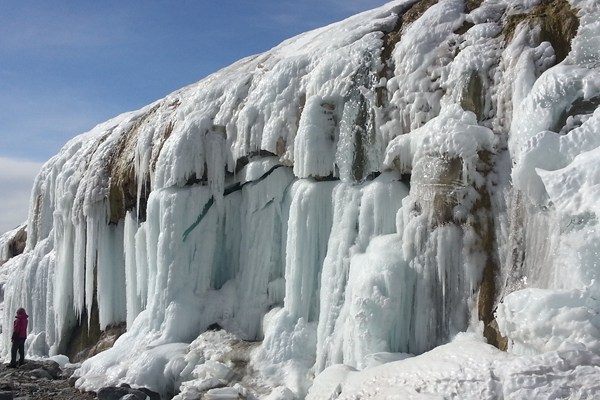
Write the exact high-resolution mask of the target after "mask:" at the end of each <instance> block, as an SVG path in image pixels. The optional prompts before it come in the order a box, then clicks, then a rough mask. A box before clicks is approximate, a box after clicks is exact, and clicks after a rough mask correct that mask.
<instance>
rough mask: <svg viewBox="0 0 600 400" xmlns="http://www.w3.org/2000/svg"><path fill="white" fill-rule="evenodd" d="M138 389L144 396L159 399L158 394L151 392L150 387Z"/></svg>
mask: <svg viewBox="0 0 600 400" xmlns="http://www.w3.org/2000/svg"><path fill="white" fill-rule="evenodd" d="M138 390H139V391H141V392H144V393H145V394H146V396H148V397H150V400H160V394H158V393H156V392H153V391H152V390H150V389H146V388H139V389H138Z"/></svg>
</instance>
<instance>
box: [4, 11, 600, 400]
mask: <svg viewBox="0 0 600 400" xmlns="http://www.w3.org/2000/svg"><path fill="white" fill-rule="evenodd" d="M423 3H424V2H416V3H415V2H414V1H412V0H397V1H393V2H390V3H388V4H386V5H384V6H382V7H380V8H377V9H375V10H372V11H369V12H366V13H363V14H360V15H357V16H355V17H352V18H350V19H348V20H345V21H342V22H340V23H337V24H333V25H331V26H328V27H325V28H321V29H318V30H315V31H311V32H308V33H305V34H303V35H300V36H297V37H295V38H292V39H289V40H287V41H285V42H283V43H282V44H281V45H279V46H277V47H275V48H274V49H272V50H270V51H268V52H266V53H264V54H259V55H256V56H252V57H248V58H246V59H243V60H240V61H239V62H237V63H235V64H233V65H231V66H229V67H227V68H224V69H222V70H221V71H218V72H216V73H215V74H213V75H211V76H209V77H207V78H205V79H204V80H202V81H200V82H198V83H197V84H194V85H190V86H188V87H186V88H183V89H181V90H179V91H177V92H175V93H172V94H171V95H169V96H167V97H166V98H164V99H162V100H159V101H157V102H155V103H153V104H150V105H148V106H147V107H145V108H143V109H141V110H139V111H136V112H131V113H127V114H123V115H121V116H118V117H116V118H114V119H113V120H110V121H107V122H105V123H103V124H101V125H98V126H97V127H95V128H94V129H92V130H91V131H90V132H88V133H85V134H83V135H81V136H79V137H76V138H74V139H73V140H71V141H70V142H69V143H67V144H66V145H65V147H64V148H63V149H62V150H61V152H60V153H59V154H58V155H56V156H55V157H54V158H52V159H51V160H50V161H48V163H47V164H46V165H45V166H44V168H43V170H42V172H41V173H40V175H39V176H38V178H37V180H36V182H35V187H34V190H33V192H32V198H31V208H30V216H29V220H28V239H27V245H26V248H25V251H24V253H23V254H22V255H19V256H17V257H14V258H12V259H10V260H9V261H8V262H7V263H6V266H7V267H6V268H7V270H8V271H11V275H10V279H9V280H8V282H7V284H6V287H5V312H4V318H3V325H4V326H8V324H10V322H11V319H12V315H11V310H14V309H15V308H16V307H17V306H24V307H26V308H27V309H28V310H29V311H30V314H31V319H32V323H31V335H30V338H29V341H28V349H29V352H30V354H32V355H54V354H58V353H62V352H66V351H68V350H69V346H70V343H71V341H72V340H73V339H74V338H72V332H73V329H74V328H75V327H77V326H81V325H86V324H91V323H92V321H95V319H94V318H92V317H94V316H97V320H98V321H99V322H98V324H99V328H100V329H105V328H107V327H108V326H110V325H112V324H117V323H122V322H126V325H127V332H126V333H125V334H124V335H123V336H121V338H119V340H118V341H117V342H116V343H115V345H114V347H113V348H112V349H110V350H108V351H105V352H103V353H101V354H99V355H97V356H95V357H93V358H91V359H89V360H87V361H85V362H84V363H83V365H82V367H81V368H80V369H79V370H78V372H77V374H78V375H79V376H80V379H79V381H78V383H77V384H78V386H79V387H81V388H83V389H97V388H99V387H101V386H104V385H109V384H119V383H121V382H128V383H130V384H133V385H139V386H147V387H150V388H151V389H153V390H156V391H159V392H161V394H162V395H163V396H164V397H170V396H172V395H175V394H176V393H178V392H181V393H180V394H179V395H178V398H179V399H182V400H183V399H187V398H194V397H193V396H197V395H198V393H205V392H207V391H210V390H211V389H214V388H217V387H220V386H223V385H230V387H229V388H227V389H226V390H225V389H223V390H225V391H227V393H230V394H231V393H233V392H235V391H236V390H239V393H242V394H244V396H246V395H247V389H248V387H250V389H252V390H257V391H261V390H262V391H265V392H269V391H272V393H271V395H270V399H288V398H292V397H293V396H296V397H299V398H302V397H304V396H305V395H308V396H309V397H310V398H334V397H331V396H333V394H335V395H336V396H337V395H340V396H343V395H346V396H347V398H352V396H353V394H355V393H357V391H360V390H362V389H360V388H359V387H357V386H356V385H355V382H361V385H366V386H368V383H366V382H367V380H368V379H371V377H372V376H371V375H370V374H372V373H373V374H375V373H379V372H377V371H378V370H377V369H376V368H377V365H378V364H381V363H384V362H388V363H389V366H390V367H392V368H393V369H392V371H393V374H395V375H394V376H395V377H394V376H391V375H390V376H388V375H386V374H384V375H385V378H377V379H379V380H377V379H375V378H373V379H374V381H375V380H376V381H377V385H378V386H379V387H381V388H382V391H381V393H386V392H385V391H386V390H388V389H386V388H393V387H394V385H396V384H400V383H399V382H401V384H402V385H404V386H403V387H404V388H403V390H406V391H407V395H408V394H411V395H413V394H415V393H417V392H419V391H424V392H425V393H429V392H427V390H442V391H444V390H445V392H444V393H445V394H447V393H454V394H458V395H462V396H463V397H464V398H485V397H480V396H479V394H481V392H482V391H483V392H485V391H486V390H487V391H488V392H489V394H490V396H491V397H490V398H497V397H500V394H501V395H502V396H505V398H511V397H510V396H511V395H514V394H515V393H517V392H518V390H517V388H515V387H513V386H511V379H520V378H518V377H520V376H521V375H526V374H527V371H528V368H531V369H535V368H536V365H546V364H544V363H546V362H550V361H548V360H553V359H554V358H553V357H554V356H553V354H554V355H556V353H551V352H553V351H554V352H555V351H558V350H560V351H571V350H573V349H576V350H577V351H579V352H580V353H577V355H576V356H572V357H571V356H565V357H567V361H566V362H565V364H564V365H572V364H573V365H574V364H577V363H578V362H581V363H584V361H585V363H584V364H586V366H588V364H589V365H593V364H594V363H595V361H594V360H596V358H595V357H597V356H598V352H599V350H598V349H599V347H598V343H599V341H598V339H599V338H600V334H598V327H600V322H599V321H597V318H596V317H595V315H597V312H598V311H600V306H599V305H598V304H597V301H596V300H595V299H596V298H597V296H598V279H597V278H598V275H599V272H600V269H599V268H598V264H597V263H598V261H597V260H598V244H597V243H600V241H599V240H598V234H597V231H596V225H597V218H598V217H597V216H598V214H599V213H600V210H598V206H597V201H595V199H597V195H596V194H597V191H598V190H597V187H598V177H599V175H598V173H597V172H595V171H596V170H597V168H595V166H596V164H597V162H598V161H597V160H598V159H599V158H598V156H597V155H596V153H597V148H598V144H600V143H598V137H600V136H599V135H598V132H599V131H600V114H599V111H598V110H597V108H598V105H599V104H600V101H599V99H600V85H599V84H598V82H600V79H599V78H600V76H599V71H600V68H599V67H598V65H600V64H599V62H600V49H599V47H598V44H597V43H599V42H600V27H599V25H598V22H597V21H598V20H599V18H598V16H599V15H600V11H599V10H598V6H597V4H595V2H594V1H591V0H589V1H588V0H572V1H571V2H570V3H568V2H566V1H565V0H555V1H553V2H547V1H543V2H538V1H518V0H484V1H482V2H480V4H479V3H478V4H476V5H477V6H476V7H474V8H473V9H467V8H466V7H465V4H464V2H463V1H462V0H440V1H439V2H437V3H436V4H434V5H431V6H430V7H421V6H422V5H423ZM472 3H477V2H469V4H470V6H469V7H473V4H472ZM544 7H546V8H544ZM556 10H560V12H561V13H562V14H561V15H563V16H564V18H563V20H568V21H572V20H573V19H574V20H576V21H578V22H579V26H578V29H576V28H577V26H575V29H571V25H569V26H567V25H565V26H564V27H563V26H561V27H560V29H563V30H564V32H563V31H561V34H560V38H559V39H560V40H558V39H556V38H555V37H553V36H552V32H554V31H552V30H551V29H547V26H548V24H551V23H554V22H553V21H554V20H553V19H552V18H553V12H558V11H556ZM574 10H579V11H574ZM569 13H571V14H569ZM576 14H577V15H576ZM560 29H559V30H560ZM569 35H570V36H569ZM565 37H566V38H568V39H569V41H568V43H569V45H570V47H569V48H568V49H565V48H564V46H563V45H564V43H563V41H564V38H565ZM571 39H572V41H571ZM561 46H562V47H561ZM563 53H564V54H563ZM558 55H560V56H561V59H560V60H559V59H557V57H558ZM557 61H559V63H558V64H557ZM534 287H535V288H536V289H533V288H534ZM494 310H495V311H496V313H495V314H494V313H493V312H494ZM478 320H482V321H483V325H485V327H483V328H482V327H481V326H480V324H479V322H478ZM565 321H567V324H566V326H568V327H569V329H562V330H561V329H555V328H556V326H558V325H560V324H562V323H565ZM216 328H223V329H224V330H225V331H227V333H224V332H223V333H222V334H219V333H214V332H213V333H211V332H207V330H208V329H216ZM570 328H572V329H570ZM494 329H496V331H494V332H496V335H497V337H492V335H490V332H491V331H493V330H494ZM466 330H470V331H475V332H477V333H470V334H464V333H461V332H464V331H466ZM481 330H483V332H485V334H486V337H487V339H489V340H497V339H498V338H499V337H500V336H505V337H506V339H507V340H508V347H509V351H511V354H510V355H507V354H505V355H501V354H502V353H499V352H496V351H495V350H491V349H490V347H489V346H487V345H484V344H483V343H481V341H483V338H479V339H473V337H474V336H477V335H480V331H481ZM575 331H576V332H577V334H575V333H573V332H575ZM8 335H9V333H8V330H5V331H4V334H3V338H4V343H8V339H9V337H8ZM454 337H458V338H459V339H458V341H457V342H452V343H450V344H447V343H448V342H449V341H451V340H452V339H453V338H454ZM478 337H479V336H478ZM211 340H212V341H215V342H219V343H214V346H215V347H214V348H213V350H214V351H212V350H211V346H210V345H209V344H208V342H209V341H211ZM239 340H246V341H261V342H260V344H256V345H255V346H253V350H252V351H250V350H244V351H241V350H240V349H239V348H238V346H240V345H238V344H237V342H236V341H239ZM465 343H471V346H472V349H480V350H481V349H486V350H485V351H484V350H481V351H484V353H485V354H486V355H485V356H482V358H481V360H478V361H477V362H475V361H474V362H473V363H474V364H473V365H474V366H473V370H474V371H475V370H476V371H478V372H477V374H475V375H476V379H474V380H473V384H472V385H470V386H468V387H467V386H464V387H462V388H458V389H457V388H456V387H455V386H453V382H455V381H456V380H459V379H460V373H459V372H456V373H454V372H453V373H452V374H451V375H452V377H450V378H448V377H445V378H444V379H443V380H441V381H440V380H439V379H438V380H435V379H437V378H436V376H437V375H436V373H437V372H435V371H434V372H432V373H431V379H432V382H433V381H434V380H435V382H437V383H436V384H432V385H428V384H427V383H422V381H420V380H419V379H416V378H414V376H423V371H422V365H421V364H422V362H428V360H429V359H430V358H431V359H434V360H440V362H441V363H442V365H449V366H451V367H452V368H454V367H456V368H457V370H459V369H460V365H459V366H456V361H451V360H456V359H460V357H463V356H464V357H467V358H468V357H470V356H469V354H470V352H471V350H469V347H468V345H467V344H465ZM486 346H487V347H486ZM5 347H6V346H5ZM223 349H226V350H223ZM432 349H434V350H433V351H431V350H432ZM5 351H6V349H5ZM478 351H479V350H478ZM423 353H425V354H423ZM232 354H233V355H232ZM235 354H237V355H235ZM241 354H243V355H241ZM420 354H423V355H422V356H417V357H413V355H420ZM453 354H460V356H459V357H458V358H456V359H454V358H453ZM561 354H562V353H561ZM517 356H521V357H529V358H523V359H519V358H518V357H517ZM536 356H537V358H535V357H536ZM236 357H238V358H240V357H241V358H243V363H242V362H241V361H239V359H238V358H236ZM531 357H534V358H531ZM561 357H562V356H561ZM569 357H571V358H569ZM406 358H409V360H404V359H406ZM235 360H238V361H237V364H236V361H235ZM519 360H521V361H519ZM586 360H587V361H586ZM392 362H393V363H392ZM520 362H521V363H522V364H519V363H520ZM240 363H241V364H244V365H245V364H247V365H249V368H248V369H247V372H248V373H249V374H256V375H253V378H252V379H249V380H247V381H243V382H242V384H241V385H244V384H245V385H246V386H247V387H246V388H243V387H242V386H240V383H239V382H237V383H236V384H234V382H233V379H234V378H233V377H234V376H235V375H236V372H234V370H235V369H236V368H238V369H239V368H240V367H239V365H238V364H240ZM339 364H343V366H340V365H339ZM475 364H476V365H475ZM517 364H518V365H520V366H519V367H518V368H517ZM469 365H471V364H469ZM371 368H375V369H373V370H371ZM506 368H508V369H506ZM511 368H512V369H511ZM552 368H553V367H552ZM569 368H570V367H569ZM590 368H591V367H590ZM356 370H364V371H365V373H364V374H363V375H361V372H356ZM250 371H252V372H250ZM369 371H374V372H372V373H371V372H369ZM453 371H454V369H453ZM506 371H509V372H506ZM590 371H591V370H590ZM580 372H581V371H580ZM588 372H589V371H588V369H585V373H583V372H581V374H580V375H577V376H578V377H577V378H576V379H581V380H577V381H576V383H577V385H579V384H581V387H584V388H587V386H586V385H587V383H586V382H587V381H586V380H585V379H586V378H585V377H586V376H588V375H587V374H588ZM357 374H358V375H357ZM403 374H404V375H403ZM486 374H487V375H486ZM589 374H590V375H589V376H592V375H593V373H592V372H589ZM384 375H381V376H384ZM475 375H474V376H475ZM315 376H316V380H315V381H314V382H315V386H314V387H312V388H311V385H312V383H313V379H314V378H315ZM411 376H412V378H411ZM561 376H562V375H561ZM351 377H355V378H351ZM356 377H358V378H356ZM253 379H254V380H253ZM446 379H447V380H446ZM565 379H568V376H567V375H565ZM238 381H240V380H239V379H238ZM354 381H355V382H354ZM252 382H254V383H252ZM256 382H262V384H258V383H256ZM394 382H395V383H394ZM548 382H550V380H548V381H547V382H546V381H543V382H541V383H540V382H536V383H535V384H536V385H542V386H543V385H546V386H544V388H545V389H544V390H546V389H547V390H551V389H552V388H554V386H552V385H553V384H552V383H548ZM561 382H562V381H561ZM582 382H583V383H582ZM571 383H572V384H573V385H575V383H573V382H571ZM253 385H254V386H253ZM411 385H412V386H411ZM563 386H564V385H563ZM575 386H576V385H575ZM265 387H266V388H269V390H266V389H265ZM577 387H579V386H577ZM274 388H275V389H274ZM481 388H486V389H485V390H484V389H481ZM490 388H492V389H490ZM371 389H372V388H367V389H365V391H364V392H363V394H364V395H365V396H366V397H364V398H374V399H375V398H382V397H377V392H378V391H377V390H371ZM413 389H414V390H413ZM480 389H481V390H480ZM513 389H514V390H513ZM215 390H216V389H215ZM389 390H392V389H389ZM461 390H462V392H461ZM581 390H584V389H581ZM585 390H587V389H585ZM590 390H591V389H590ZM225 391H224V392H223V393H225ZM329 391H330V392H329ZM413 391H414V393H413ZM186 393H187V394H186ZM215 393H216V392H215ZM486 393H487V392H486ZM585 393H587V392H585ZM267 394H268V393H267ZM448 395H450V394H448ZM215 396H217V394H215ZM494 396H496V397H494ZM342 398H343V397H342ZM384 398H385V397H384Z"/></svg>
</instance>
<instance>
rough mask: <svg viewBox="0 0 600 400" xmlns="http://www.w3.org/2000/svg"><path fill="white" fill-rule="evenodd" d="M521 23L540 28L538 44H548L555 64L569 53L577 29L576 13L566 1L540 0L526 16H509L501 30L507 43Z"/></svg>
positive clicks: (577, 19)
mask: <svg viewBox="0 0 600 400" xmlns="http://www.w3.org/2000/svg"><path fill="white" fill-rule="evenodd" d="M522 23H527V24H528V25H529V27H530V28H534V27H536V26H537V27H539V28H540V36H539V42H540V43H541V42H545V41H546V42H550V44H551V45H552V47H553V48H554V52H555V54H556V63H557V64H558V63H560V62H561V61H563V60H564V59H565V58H566V57H567V55H568V54H569V52H570V51H571V40H573V38H574V37H575V34H576V33H577V29H578V28H579V18H578V17H577V12H576V10H574V9H573V8H571V5H570V4H569V3H568V2H567V0H542V1H540V3H539V4H538V5H536V6H535V7H533V9H532V10H531V12H530V13H528V14H516V15H511V16H509V17H508V18H507V19H506V23H505V24H504V30H503V33H504V36H505V38H506V42H507V43H508V42H510V41H511V40H512V39H513V36H514V33H515V31H516V29H517V27H518V26H519V25H520V24H522Z"/></svg>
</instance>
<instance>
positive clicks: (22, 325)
mask: <svg viewBox="0 0 600 400" xmlns="http://www.w3.org/2000/svg"><path fill="white" fill-rule="evenodd" d="M28 317H29V316H28V315H27V312H25V309H24V308H19V309H18V310H17V316H16V317H15V322H14V324H13V333H12V347H11V349H10V364H8V366H9V367H10V368H16V367H17V351H18V352H19V356H20V359H19V365H23V364H25V339H27V324H28V320H27V318H28Z"/></svg>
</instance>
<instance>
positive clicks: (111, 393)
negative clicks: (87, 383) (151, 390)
mask: <svg viewBox="0 0 600 400" xmlns="http://www.w3.org/2000/svg"><path fill="white" fill-rule="evenodd" d="M127 395H133V397H132V396H129V397H128V399H135V400H146V394H145V393H144V392H142V391H141V390H137V389H131V388H128V387H114V386H108V387H103V388H102V389H100V390H98V393H97V394H96V396H97V397H98V400H121V399H122V398H123V397H124V396H127Z"/></svg>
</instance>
